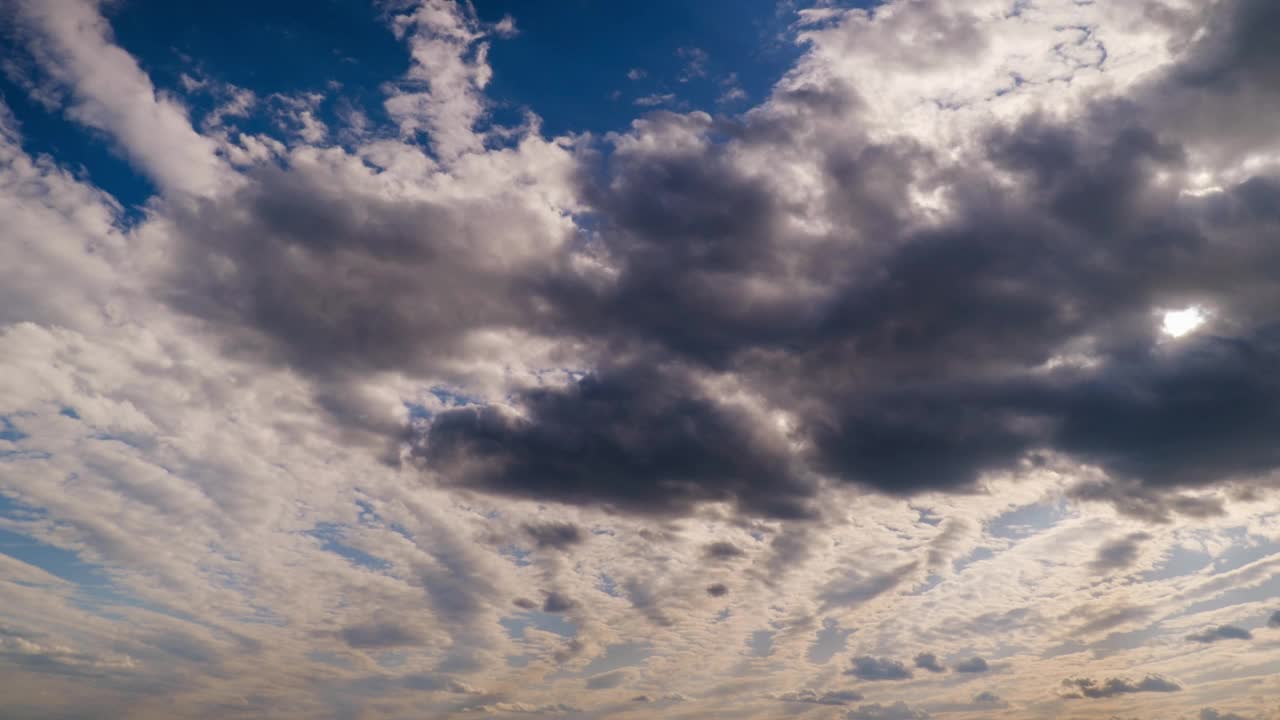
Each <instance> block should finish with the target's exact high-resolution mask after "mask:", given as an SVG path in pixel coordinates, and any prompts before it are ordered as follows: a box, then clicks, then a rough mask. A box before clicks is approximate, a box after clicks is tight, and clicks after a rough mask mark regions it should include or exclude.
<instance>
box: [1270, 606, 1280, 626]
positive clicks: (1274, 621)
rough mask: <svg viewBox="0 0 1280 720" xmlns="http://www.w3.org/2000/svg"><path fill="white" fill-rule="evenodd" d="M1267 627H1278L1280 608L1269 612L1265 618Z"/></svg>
mask: <svg viewBox="0 0 1280 720" xmlns="http://www.w3.org/2000/svg"><path fill="white" fill-rule="evenodd" d="M1267 627H1269V628H1280V610H1277V611H1275V612H1273V613H1271V617H1270V618H1267Z"/></svg>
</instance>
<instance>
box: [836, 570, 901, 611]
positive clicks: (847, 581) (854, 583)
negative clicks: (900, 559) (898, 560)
mask: <svg viewBox="0 0 1280 720" xmlns="http://www.w3.org/2000/svg"><path fill="white" fill-rule="evenodd" d="M918 567H919V564H918V563H916V562H909V563H906V564H904V565H901V566H899V567H897V568H894V569H892V570H889V571H886V572H881V573H876V574H874V575H864V574H862V573H858V572H851V573H849V574H848V575H846V576H844V577H843V578H841V579H838V580H834V581H832V582H831V583H828V584H827V585H826V586H825V587H823V588H822V589H821V591H820V592H819V598H821V599H822V601H823V603H824V605H823V606H824V607H825V608H828V609H829V608H834V607H856V606H858V605H861V604H862V603H865V602H867V601H869V600H872V599H874V598H876V597H879V596H880V595H883V594H884V593H887V592H889V591H891V590H893V589H894V588H896V587H898V586H899V585H901V584H902V583H903V582H904V581H906V580H907V579H908V578H910V577H912V576H914V575H915V572H916V569H917V568H918Z"/></svg>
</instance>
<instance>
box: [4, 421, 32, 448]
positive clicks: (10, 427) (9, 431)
mask: <svg viewBox="0 0 1280 720" xmlns="http://www.w3.org/2000/svg"><path fill="white" fill-rule="evenodd" d="M29 437H31V436H30V435H28V434H26V433H24V432H22V430H19V429H18V426H17V425H14V424H13V419H12V416H9V415H4V416H0V440H5V441H8V442H19V441H21V440H25V439H27V438H29Z"/></svg>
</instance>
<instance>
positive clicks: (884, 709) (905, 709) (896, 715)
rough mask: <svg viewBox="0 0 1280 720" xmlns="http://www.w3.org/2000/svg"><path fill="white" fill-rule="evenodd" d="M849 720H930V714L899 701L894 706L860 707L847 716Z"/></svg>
mask: <svg viewBox="0 0 1280 720" xmlns="http://www.w3.org/2000/svg"><path fill="white" fill-rule="evenodd" d="M846 718H847V719H848V720H928V718H929V714H928V713H926V712H925V711H923V710H917V709H915V708H912V707H911V706H909V705H907V704H906V703H904V702H902V701H901V700H899V701H898V702H895V703H894V704H892V705H881V704H879V703H875V704H872V705H860V706H858V708H857V709H856V710H850V711H849V714H848V715H846Z"/></svg>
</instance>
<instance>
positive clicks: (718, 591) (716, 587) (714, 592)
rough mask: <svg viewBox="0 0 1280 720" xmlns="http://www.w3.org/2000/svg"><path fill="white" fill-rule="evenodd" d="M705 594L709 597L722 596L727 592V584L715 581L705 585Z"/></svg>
mask: <svg viewBox="0 0 1280 720" xmlns="http://www.w3.org/2000/svg"><path fill="white" fill-rule="evenodd" d="M707 594H708V595H710V596H711V597H724V596H725V595H728V594H729V586H728V585H725V584H724V583H715V584H712V585H708V586H707Z"/></svg>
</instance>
